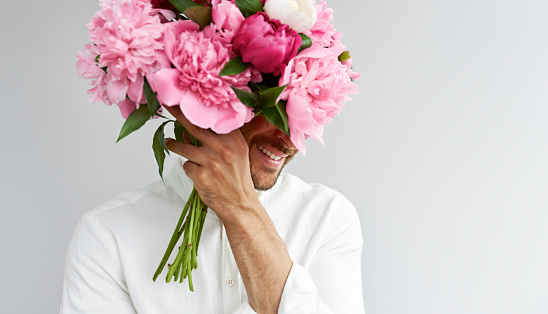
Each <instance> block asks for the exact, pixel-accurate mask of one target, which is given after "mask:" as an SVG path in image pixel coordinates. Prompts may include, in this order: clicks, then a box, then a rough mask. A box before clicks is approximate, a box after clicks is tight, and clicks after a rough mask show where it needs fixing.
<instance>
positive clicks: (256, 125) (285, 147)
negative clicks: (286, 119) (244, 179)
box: [240, 116, 299, 191]
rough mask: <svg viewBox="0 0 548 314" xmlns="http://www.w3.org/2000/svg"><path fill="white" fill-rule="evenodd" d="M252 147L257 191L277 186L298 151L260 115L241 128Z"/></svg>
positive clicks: (253, 175) (251, 155)
mask: <svg viewBox="0 0 548 314" xmlns="http://www.w3.org/2000/svg"><path fill="white" fill-rule="evenodd" d="M240 131H241V132H242V135H243V136H244V138H245V140H246V142H247V145H248V146H249V165H250V168H251V179H252V180H253V184H254V185H255V189H257V190H263V191H264V190H268V189H270V188H271V187H272V186H274V184H275V183H276V180H277V179H278V176H279V175H280V172H281V171H282V168H283V167H284V166H285V165H286V164H287V163H288V162H289V161H290V160H291V159H293V157H295V155H296V154H297V153H298V152H299V151H298V150H297V149H296V148H295V145H293V143H292V142H291V140H290V139H289V137H288V136H287V135H286V134H285V133H284V132H282V131H280V130H278V129H277V128H276V127H275V126H274V125H273V124H272V123H270V122H268V121H267V120H266V119H265V118H264V117H262V116H257V117H255V118H253V119H252V120H251V121H250V122H249V123H246V124H244V126H242V127H241V128H240Z"/></svg>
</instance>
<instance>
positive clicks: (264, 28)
mask: <svg viewBox="0 0 548 314" xmlns="http://www.w3.org/2000/svg"><path fill="white" fill-rule="evenodd" d="M232 44H233V49H234V52H236V54H238V55H241V56H242V59H243V61H244V62H249V63H251V64H252V65H253V66H254V67H255V68H256V69H257V70H259V71H261V72H262V73H273V74H274V75H279V74H280V73H281V71H283V69H284V68H285V67H286V66H287V63H288V62H289V60H291V59H292V58H293V57H295V55H296V54H297V51H298V50H299V47H300V46H301V44H302V39H301V37H300V36H299V34H297V32H295V31H294V30H292V29H290V28H289V26H287V25H285V24H282V23H281V22H280V21H278V20H271V19H269V18H268V16H267V15H266V14H265V13H264V12H258V13H256V14H254V15H252V16H250V17H248V18H247V19H245V21H244V22H243V23H242V25H241V27H240V29H239V30H238V32H237V33H236V35H235V36H234V39H233V40H232Z"/></svg>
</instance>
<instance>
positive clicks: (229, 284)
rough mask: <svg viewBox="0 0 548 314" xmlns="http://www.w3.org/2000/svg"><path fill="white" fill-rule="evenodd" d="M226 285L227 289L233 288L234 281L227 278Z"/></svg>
mask: <svg viewBox="0 0 548 314" xmlns="http://www.w3.org/2000/svg"><path fill="white" fill-rule="evenodd" d="M226 285H227V286H229V287H232V286H234V279H232V278H228V279H227V280H226Z"/></svg>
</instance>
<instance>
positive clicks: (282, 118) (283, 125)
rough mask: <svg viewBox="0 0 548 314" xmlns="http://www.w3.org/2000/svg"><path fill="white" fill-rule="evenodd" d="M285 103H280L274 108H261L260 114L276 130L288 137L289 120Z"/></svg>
mask: <svg viewBox="0 0 548 314" xmlns="http://www.w3.org/2000/svg"><path fill="white" fill-rule="evenodd" d="M286 105H287V102H286V101H283V100H282V101H280V102H278V103H277V104H276V106H274V107H263V108H261V112H262V113H263V114H264V116H265V117H266V119H267V120H268V121H270V123H272V124H274V126H275V127H276V128H278V129H279V130H281V131H282V132H284V133H285V134H287V136H290V135H289V120H288V117H287V112H286Z"/></svg>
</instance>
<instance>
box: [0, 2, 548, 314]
mask: <svg viewBox="0 0 548 314" xmlns="http://www.w3.org/2000/svg"><path fill="white" fill-rule="evenodd" d="M328 4H329V6H330V7H332V8H333V9H334V10H335V25H336V27H337V29H338V30H340V31H342V32H344V42H345V44H346V45H347V47H348V48H349V49H350V50H351V51H352V53H353V55H354V59H355V67H356V69H357V70H359V71H361V72H362V73H363V75H364V78H363V79H362V80H361V81H360V82H359V85H360V88H361V93H360V94H359V95H358V96H355V97H354V100H353V101H352V102H351V103H349V104H347V107H346V109H345V110H344V111H343V114H342V115H340V116H338V117H336V118H335V119H334V122H333V123H332V124H331V125H329V126H327V127H326V132H325V142H326V146H325V147H323V146H322V145H320V144H317V143H315V142H312V141H310V142H309V143H308V154H307V156H306V157H305V158H302V157H300V158H298V159H297V160H295V161H294V162H293V163H292V164H291V165H290V166H289V167H288V170H287V171H288V172H292V173H294V174H297V175H298V176H300V177H302V178H303V179H305V180H306V181H309V182H322V183H324V184H326V185H328V186H330V187H333V188H335V189H337V190H339V191H341V192H342V193H343V194H345V195H346V196H347V197H348V198H349V199H350V200H351V201H352V202H353V203H354V204H355V206H356V208H357V209H358V212H359V215H360V219H361V224H362V228H363V236H364V243H365V246H364V253H363V268H362V270H363V274H362V276H363V282H364V297H365V307H366V310H367V312H368V313H371V314H400V313H421V314H425V313H429V314H430V313H431V314H437V313H444V314H449V313H468V314H470V313H478V314H479V313H528V314H533V313H539V314H540V313H548V271H547V267H546V265H548V252H547V247H548V213H547V208H548V200H547V196H546V194H547V191H548V166H547V160H548V145H547V134H548V123H547V120H548V106H547V104H548V58H547V56H548V44H547V41H546V39H547V38H548V19H546V12H548V3H547V2H545V1H540V0H539V1H533V0H522V1H519V2H518V1H509V0H499V1H495V0H483V1H477V0H476V1H470V0H461V1H440V0H422V1H406V0H383V1H373V0H365V1H348V0H346V1H342V0H329V1H328ZM97 9H98V1H95V0H93V1H69V0H52V1H46V2H44V1H37V0H27V1H4V2H3V4H2V9H1V10H0V23H1V24H0V26H1V27H0V53H1V54H0V57H1V71H0V73H1V74H0V95H1V98H2V101H1V103H2V113H3V119H2V122H1V123H0V136H1V143H2V154H1V162H0V177H1V187H0V191H1V192H0V193H1V194H0V196H1V199H0V204H1V206H2V210H1V216H0V221H1V226H0V237H1V238H2V248H1V252H2V253H1V254H2V256H1V259H0V271H1V278H2V284H1V291H0V304H1V309H0V311H1V312H3V313H55V312H57V311H58V307H59V301H60V298H61V287H62V278H63V269H64V262H65V254H66V250H67V246H68V243H69V240H70V236H71V234H72V232H73V230H74V227H75V226H76V223H77V221H78V220H79V218H80V217H81V215H82V214H83V213H84V212H86V211H88V210H90V209H92V208H93V207H95V206H96V205H98V204H100V203H101V202H103V201H105V200H107V199H108V198H110V197H112V196H114V195H116V194H118V193H120V192H123V191H127V190H131V189H134V188H137V187H139V186H142V185H144V184H146V183H148V182H150V181H152V180H156V179H157V174H156V168H155V162H154V159H153V155H152V151H151V149H150V139H151V136H152V132H153V130H154V123H151V124H150V125H149V126H148V127H145V129H143V130H141V131H139V132H138V133H136V134H134V135H132V136H130V137H129V138H127V139H125V140H123V141H122V142H120V143H118V144H115V140H116V138H117V134H118V131H119V128H120V127H121V125H122V122H123V120H122V118H121V116H120V114H119V112H118V110H117V109H116V108H113V107H112V108H109V107H106V106H104V105H103V104H89V103H88V102H87V95H86V93H85V90H86V89H87V88H88V82H87V81H84V80H82V79H79V78H78V77H77V76H76V71H75V63H76V57H75V55H76V54H77V53H78V51H80V50H82V49H83V46H84V44H86V43H88V41H89V38H88V35H87V29H86V27H85V24H86V23H87V22H88V21H89V19H90V17H91V16H92V15H93V13H94V12H95V11H96V10H97Z"/></svg>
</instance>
